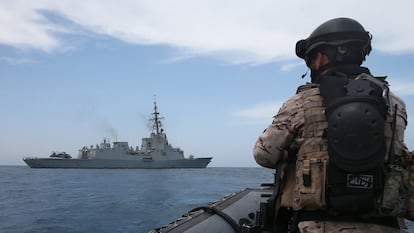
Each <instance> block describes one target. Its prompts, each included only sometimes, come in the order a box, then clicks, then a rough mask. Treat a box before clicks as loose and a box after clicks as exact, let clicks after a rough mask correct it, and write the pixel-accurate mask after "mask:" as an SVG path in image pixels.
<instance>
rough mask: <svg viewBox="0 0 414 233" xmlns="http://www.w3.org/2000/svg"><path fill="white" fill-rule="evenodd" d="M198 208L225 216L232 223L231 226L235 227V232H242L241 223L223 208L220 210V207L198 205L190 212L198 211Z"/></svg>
mask: <svg viewBox="0 0 414 233" xmlns="http://www.w3.org/2000/svg"><path fill="white" fill-rule="evenodd" d="M198 210H204V211H205V212H207V213H211V214H217V215H218V216H220V217H221V218H223V219H224V220H225V221H226V222H227V223H228V224H230V226H231V227H232V228H233V230H234V231H235V232H240V226H239V224H238V223H237V222H236V221H234V219H233V218H232V217H230V215H228V214H226V213H224V212H223V211H221V210H219V209H217V208H215V207H213V206H200V207H197V208H195V209H192V210H191V211H190V213H191V212H194V211H198Z"/></svg>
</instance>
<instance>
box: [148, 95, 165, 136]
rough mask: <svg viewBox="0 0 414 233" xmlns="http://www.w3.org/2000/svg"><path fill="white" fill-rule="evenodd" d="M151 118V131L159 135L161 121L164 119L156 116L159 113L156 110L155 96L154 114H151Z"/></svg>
mask: <svg viewBox="0 0 414 233" xmlns="http://www.w3.org/2000/svg"><path fill="white" fill-rule="evenodd" d="M151 114H152V115H153V117H152V118H151V121H152V123H153V125H152V130H155V132H156V134H160V132H162V131H163V129H162V128H161V127H162V123H161V120H162V119H164V117H160V116H158V115H159V114H160V113H159V112H158V110H157V102H156V101H155V95H154V112H153V113H151Z"/></svg>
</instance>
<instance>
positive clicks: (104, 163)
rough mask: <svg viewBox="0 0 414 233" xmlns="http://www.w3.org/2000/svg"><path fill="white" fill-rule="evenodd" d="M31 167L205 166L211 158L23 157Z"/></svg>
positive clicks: (143, 167) (124, 167)
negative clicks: (114, 158)
mask: <svg viewBox="0 0 414 233" xmlns="http://www.w3.org/2000/svg"><path fill="white" fill-rule="evenodd" d="M23 161H24V162H25V163H26V164H27V165H28V166H29V167H31V168H83V169H161V168H205V167H207V165H208V164H209V163H210V161H211V158H210V157H209V158H196V159H177V160H132V161H131V160H110V159H59V158H24V159H23Z"/></svg>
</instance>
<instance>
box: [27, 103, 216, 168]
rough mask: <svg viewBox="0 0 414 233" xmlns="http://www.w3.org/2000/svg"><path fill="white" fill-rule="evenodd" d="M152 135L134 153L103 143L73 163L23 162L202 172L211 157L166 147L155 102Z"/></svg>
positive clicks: (38, 165) (82, 151)
mask: <svg viewBox="0 0 414 233" xmlns="http://www.w3.org/2000/svg"><path fill="white" fill-rule="evenodd" d="M151 115H152V117H151V119H150V121H152V126H153V127H152V132H151V134H150V137H148V138H142V143H141V148H136V149H133V148H132V147H129V145H128V142H113V146H112V147H111V144H110V142H109V140H107V139H105V138H104V140H103V142H102V143H100V145H97V146H96V147H93V146H90V147H83V148H81V149H80V150H79V154H78V157H77V158H76V159H72V158H70V156H66V157H56V156H50V157H49V158H30V157H27V158H24V159H23V160H24V162H26V164H27V165H28V166H29V167H31V168H143V169H150V168H205V167H206V166H207V165H208V164H209V163H210V161H211V159H212V157H203V158H194V156H193V155H190V156H189V158H185V157H184V151H183V150H181V149H180V148H178V147H173V146H172V145H171V144H169V143H168V140H167V135H166V134H165V132H164V130H163V128H162V121H161V120H163V119H164V118H163V117H160V116H159V115H160V113H159V112H158V109H157V104H156V101H155V100H154V111H153V112H152V113H151Z"/></svg>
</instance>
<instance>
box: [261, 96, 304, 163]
mask: <svg viewBox="0 0 414 233" xmlns="http://www.w3.org/2000/svg"><path fill="white" fill-rule="evenodd" d="M301 103H302V101H301V97H300V95H295V96H293V97H292V98H290V99H289V100H288V101H286V102H285V103H284V104H283V105H282V107H281V108H280V110H279V112H278V114H277V115H276V116H275V117H274V119H273V122H272V124H270V125H269V126H268V127H267V128H266V129H265V130H264V131H263V133H262V134H261V135H260V136H259V138H258V139H257V141H256V144H255V146H254V149H253V155H254V158H255V160H256V162H257V163H258V164H260V165H261V166H263V167H267V168H276V164H277V163H278V161H280V160H281V159H282V158H283V156H285V155H286V154H287V150H288V149H289V147H290V145H291V143H292V141H293V139H294V137H295V134H296V131H297V128H298V125H300V124H298V122H300V121H301V120H300V119H298V116H300V115H301V116H303V114H298V112H299V111H301V110H302V104H301Z"/></svg>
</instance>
